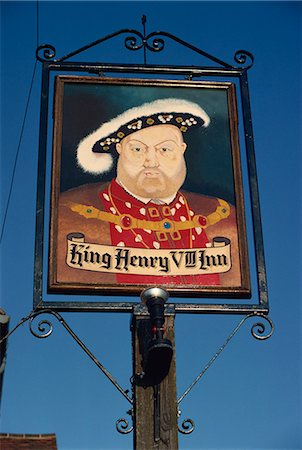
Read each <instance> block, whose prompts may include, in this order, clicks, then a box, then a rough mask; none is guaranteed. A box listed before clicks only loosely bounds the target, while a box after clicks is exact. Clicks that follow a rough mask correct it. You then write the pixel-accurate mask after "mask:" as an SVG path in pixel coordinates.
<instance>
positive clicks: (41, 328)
mask: <svg viewBox="0 0 302 450" xmlns="http://www.w3.org/2000/svg"><path fill="white" fill-rule="evenodd" d="M43 313H44V314H47V312H45V311H43V312H38V313H37V312H36V313H33V314H31V315H30V317H29V330H30V332H31V334H33V335H34V336H35V337H37V338H39V339H45V338H47V337H48V336H50V335H51V333H52V332H53V325H52V323H51V322H50V321H49V320H46V319H43V320H41V321H40V322H39V323H38V325H37V329H38V332H37V331H34V329H33V321H34V320H35V318H36V317H37V316H38V315H40V314H43ZM48 314H52V315H54V316H56V317H57V314H56V313H55V312H53V311H51V312H50V311H49V312H48ZM57 319H58V320H59V318H58V317H57ZM45 325H46V327H45Z"/></svg>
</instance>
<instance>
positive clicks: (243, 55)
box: [234, 50, 254, 69]
mask: <svg viewBox="0 0 302 450" xmlns="http://www.w3.org/2000/svg"><path fill="white" fill-rule="evenodd" d="M234 60H235V61H236V63H238V64H242V65H244V64H245V63H246V62H247V61H249V60H250V63H249V64H247V65H245V66H244V67H243V68H244V69H250V68H251V67H252V65H253V64H254V56H253V55H252V53H250V52H248V51H247V50H237V52H236V53H235V55H234Z"/></svg>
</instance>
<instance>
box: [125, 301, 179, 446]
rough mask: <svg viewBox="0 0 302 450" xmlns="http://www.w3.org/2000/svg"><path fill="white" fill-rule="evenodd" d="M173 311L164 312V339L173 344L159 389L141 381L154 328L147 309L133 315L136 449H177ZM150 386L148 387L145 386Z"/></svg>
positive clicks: (140, 308)
mask: <svg viewBox="0 0 302 450" xmlns="http://www.w3.org/2000/svg"><path fill="white" fill-rule="evenodd" d="M174 317H175V314H174V311H173V310H172V309H171V307H169V308H167V307H166V311H165V327H166V333H165V337H166V338H167V339H169V340H170V341H171V342H172V346H173V357H172V361H171V365H170V370H169V373H168V375H167V376H166V377H165V378H164V379H163V381H162V382H161V383H160V384H159V385H156V386H152V385H151V386H150V385H148V383H144V381H143V379H142V380H141V381H140V377H139V375H140V374H142V372H143V367H142V360H143V357H144V352H145V349H146V344H147V342H148V341H149V340H150V339H151V326H150V319H149V314H148V311H147V308H146V306H145V305H138V307H137V308H136V310H135V311H134V314H133V322H132V324H133V326H132V344H133V374H134V377H133V378H134V417H133V419H134V420H133V423H134V449H135V450H153V449H156V450H177V449H178V427H177V412H178V409H177V399H176V367H175V338H174ZM146 384H147V385H146Z"/></svg>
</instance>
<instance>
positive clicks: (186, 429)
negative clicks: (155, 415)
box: [177, 314, 274, 434]
mask: <svg viewBox="0 0 302 450" xmlns="http://www.w3.org/2000/svg"><path fill="white" fill-rule="evenodd" d="M256 317H257V318H261V319H264V320H265V321H266V322H267V323H268V324H269V326H270V331H269V332H268V333H267V334H265V332H266V328H265V324H263V323H262V322H257V323H255V324H253V325H252V328H251V334H252V336H253V337H254V338H255V339H258V340H261V341H263V340H265V339H268V338H270V337H271V336H272V334H273V332H274V324H273V322H272V320H271V319H270V318H269V317H267V316H265V315H263V314H249V315H247V316H245V317H244V318H243V319H241V321H240V322H239V324H238V325H237V326H236V327H235V328H234V330H233V331H232V333H231V334H230V335H229V336H228V337H227V339H226V340H225V341H224V343H223V344H222V346H221V347H220V348H219V350H218V351H217V352H216V353H215V355H214V356H213V357H212V359H211V360H210V361H209V362H208V363H207V364H206V366H205V367H204V368H203V369H202V371H201V372H200V373H199V374H198V376H197V377H196V378H195V380H194V381H193V382H192V383H191V385H190V386H189V387H188V388H187V389H186V391H185V392H184V393H183V395H182V396H181V397H180V398H179V399H178V400H177V404H178V405H179V404H180V402H182V400H183V399H184V398H185V397H186V396H187V395H188V394H189V392H190V391H191V390H192V389H193V387H194V386H195V384H196V383H197V382H198V381H199V380H200V378H201V377H202V376H203V375H204V374H205V372H206V371H207V370H208V369H209V368H210V367H211V365H212V364H213V362H214V361H215V360H216V359H217V358H218V356H219V355H220V354H221V353H222V352H223V350H224V349H225V348H226V346H227V345H228V343H229V342H230V341H231V339H232V338H233V337H234V336H235V334H236V333H237V331H238V330H239V329H240V328H241V327H242V325H243V324H244V323H245V321H246V320H247V319H250V318H256ZM180 415H181V411H180V410H178V417H180ZM194 429H195V425H194V422H193V420H192V419H189V418H187V419H185V420H184V421H183V422H182V424H181V426H178V431H179V432H180V433H182V434H190V433H192V432H193V431H194Z"/></svg>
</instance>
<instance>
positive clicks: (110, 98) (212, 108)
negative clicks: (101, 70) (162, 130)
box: [57, 82, 235, 204]
mask: <svg viewBox="0 0 302 450" xmlns="http://www.w3.org/2000/svg"><path fill="white" fill-rule="evenodd" d="M227 97H228V95H227V90H226V89H213V88H185V87H166V86H161V87H160V86H139V85H123V86H121V85H113V84H100V83H99V84H96V83H92V84H87V83H85V84H84V83H74V82H67V83H64V100H63V120H62V124H63V127H62V128H63V129H62V152H61V177H60V191H61V192H62V191H65V190H67V189H70V188H73V187H76V186H79V185H83V184H86V183H91V182H96V181H108V180H111V179H112V178H114V177H115V176H116V164H114V165H113V168H112V169H111V171H110V172H107V173H105V174H102V175H91V174H89V173H85V172H84V171H83V170H82V169H81V168H79V167H78V166H77V163H76V149H77V146H78V144H79V142H80V141H81V140H82V139H83V138H84V137H85V136H87V135H88V134H90V133H92V132H93V131H95V130H96V129H97V128H99V127H100V126H101V125H102V124H103V123H104V122H107V121H108V120H110V119H112V118H114V117H116V116H117V115H119V114H121V113H123V112H124V111H125V110H127V109H129V108H132V107H135V106H140V105H142V104H143V103H146V102H151V101H154V100H157V99H162V98H180V99H186V100H189V101H192V102H195V103H198V104H199V105H200V106H201V107H202V108H203V109H204V110H205V111H206V112H207V114H208V115H209V117H210V119H211V122H210V125H209V126H208V127H207V128H199V129H197V128H191V129H189V130H188V131H187V132H186V133H184V134H183V137H184V140H185V142H186V143H187V150H186V153H185V159H186V163H187V177H186V180H185V183H184V185H183V189H185V190H188V191H192V192H198V193H203V194H206V195H211V196H215V197H220V198H224V199H225V200H227V201H229V202H230V203H232V204H235V199H234V179H233V166H232V150H231V143H230V130H229V114H228V99H227ZM57 150H60V149H57ZM112 155H113V156H114V158H115V160H116V158H117V152H116V151H114V152H113V153H112ZM115 162H116V161H115Z"/></svg>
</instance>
